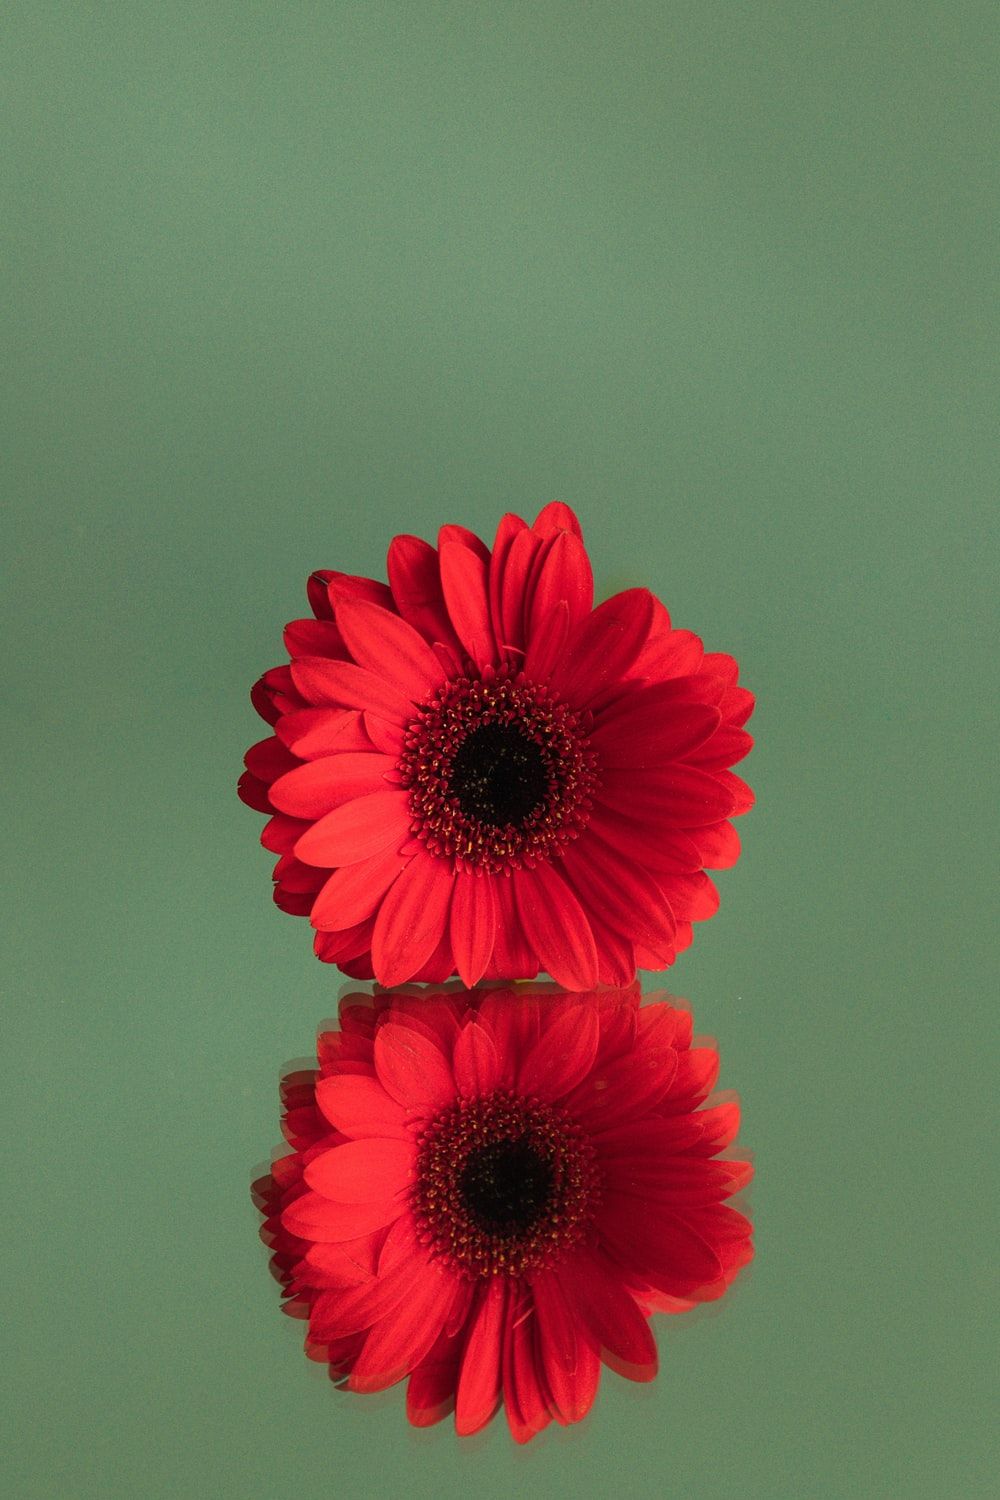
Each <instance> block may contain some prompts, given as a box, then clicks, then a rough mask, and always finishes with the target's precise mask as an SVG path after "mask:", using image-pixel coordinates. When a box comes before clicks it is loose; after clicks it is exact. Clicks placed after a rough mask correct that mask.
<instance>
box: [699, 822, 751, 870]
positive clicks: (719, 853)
mask: <svg viewBox="0 0 1000 1500" xmlns="http://www.w3.org/2000/svg"><path fill="white" fill-rule="evenodd" d="M696 838H697V847H698V853H699V855H700V856H701V862H702V864H703V865H704V866H705V868H706V869H708V870H726V869H728V868H729V866H730V865H734V864H735V863H736V861H737V860H738V859H739V857H740V836H739V834H738V833H737V832H736V829H735V828H734V827H733V825H732V823H714V824H713V825H712V827H711V828H699V829H698V832H697V835H696Z"/></svg>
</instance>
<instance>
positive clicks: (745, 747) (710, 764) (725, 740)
mask: <svg viewBox="0 0 1000 1500" xmlns="http://www.w3.org/2000/svg"><path fill="white" fill-rule="evenodd" d="M752 749H753V736H752V735H749V734H747V732H746V730H745V729H734V728H733V727H732V725H730V724H723V725H722V726H721V727H720V728H719V729H717V730H716V732H715V733H714V734H713V735H712V737H711V739H710V740H709V741H708V742H707V743H706V744H704V745H701V746H699V747H698V748H697V749H696V750H695V751H694V753H693V754H692V755H690V756H689V757H688V758H689V760H690V761H691V763H692V764H693V765H696V766H702V767H703V768H704V769H705V770H709V771H716V770H717V771H721V770H724V769H725V767H726V766H735V764H736V762H737V761H740V760H742V759H743V757H744V756H745V755H749V754H750V751H751V750H752Z"/></svg>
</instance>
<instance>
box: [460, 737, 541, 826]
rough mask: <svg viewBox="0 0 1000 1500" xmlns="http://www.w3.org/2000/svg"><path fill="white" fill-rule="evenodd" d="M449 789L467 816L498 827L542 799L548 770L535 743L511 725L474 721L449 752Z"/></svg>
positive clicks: (519, 819)
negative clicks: (450, 762)
mask: <svg viewBox="0 0 1000 1500" xmlns="http://www.w3.org/2000/svg"><path fill="white" fill-rule="evenodd" d="M449 788H450V791H451V794H452V796H454V797H457V798H458V803H459V806H460V807H461V809H462V812H463V813H464V814H465V815H466V817H467V818H475V819H477V820H478V821H479V822H480V823H486V824H491V825H493V826H494V827H497V828H503V827H505V826H506V825H507V824H508V823H513V824H515V825H517V824H519V823H523V821H524V820H525V818H527V816H528V815H529V813H531V812H533V811H534V810H535V808H536V807H538V806H539V805H540V804H541V803H542V802H544V800H545V794H546V792H547V790H548V774H547V772H546V768H545V762H544V760H543V758H542V752H541V750H540V748H539V746H538V745H536V744H535V743H534V741H533V740H529V739H528V737H527V735H525V734H523V733H522V732H521V730H520V729H518V728H517V726H516V725H515V724H497V723H490V724H480V725H479V726H478V727H477V728H476V729H473V730H472V731H471V732H470V733H469V734H467V735H466V737H465V739H464V740H463V741H462V743H461V745H459V747H458V750H457V751H456V752H455V758H454V760H453V761H452V766H451V776H450V781H449Z"/></svg>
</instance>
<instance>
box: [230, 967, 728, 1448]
mask: <svg viewBox="0 0 1000 1500" xmlns="http://www.w3.org/2000/svg"><path fill="white" fill-rule="evenodd" d="M317 1051H318V1066H317V1068H316V1069H315V1070H312V1071H301V1072H296V1073H292V1074H289V1075H288V1076H287V1077H286V1079H285V1081H284V1085H283V1102H284V1119H283V1127H284V1133H285V1136H286V1138H287V1140H288V1142H289V1145H290V1146H291V1148H292V1149H291V1151H290V1153H289V1154H287V1155H285V1156H283V1157H281V1158H279V1159H278V1160H277V1161H275V1162H274V1164H273V1166H272V1168H271V1171H270V1173H269V1174H268V1175H267V1176H266V1177H264V1178H262V1179H260V1180H259V1181H258V1182H256V1183H255V1184H254V1195H255V1200H256V1202H257V1204H258V1206H259V1208H260V1210H261V1212H262V1214H263V1216H264V1224H263V1227H262V1230H261V1234H262V1238H263V1239H264V1241H265V1243H267V1244H268V1245H269V1246H270V1247H271V1249H272V1252H273V1253H272V1269H273V1271H274V1273H275V1275H276V1277H277V1278H278V1280H279V1281H280V1283H281V1285H282V1289H283V1296H284V1298H285V1301H286V1310H287V1311H288V1312H290V1313H292V1314H293V1315H295V1316H297V1317H300V1318H302V1319H304V1320H305V1321H306V1322H307V1325H308V1326H307V1334H306V1349H307V1352H308V1353H309V1354H310V1356H311V1357H313V1358H315V1359H318V1360H321V1361H323V1362H325V1363H327V1364H328V1365H329V1367H330V1372H331V1375H332V1376H333V1378H334V1379H335V1380H336V1381H337V1382H338V1383H339V1384H341V1385H342V1386H345V1387H347V1388H348V1389H350V1390H354V1391H359V1392H367V1391H376V1390H381V1389H384V1388H385V1387H387V1386H390V1385H393V1384H395V1383H396V1382H398V1381H400V1380H403V1379H406V1380H407V1381H408V1387H407V1414H408V1416H409V1420H410V1421H411V1422H412V1423H414V1424H415V1425H417V1426H424V1425H427V1424H428V1423H432V1422H436V1421H439V1420H440V1419H441V1418H442V1417H444V1416H446V1415H448V1414H449V1413H451V1412H454V1418H455V1426H456V1430H457V1431H458V1432H459V1433H460V1434H468V1433H472V1432H475V1431H477V1430H478V1429H479V1428H481V1427H482V1426H484V1425H485V1424H486V1423H487V1422H488V1421H489V1420H490V1419H491V1417H492V1416H493V1415H494V1414H495V1413H496V1411H497V1410H498V1408H499V1407H500V1405H501V1404H502V1405H503V1407H504V1409H505V1412H506V1417H507V1421H508V1424H509V1426H510V1429H511V1432H512V1433H513V1436H514V1437H515V1438H516V1439H517V1441H519V1442H526V1441H528V1440H529V1439H530V1438H531V1437H533V1436H534V1435H535V1434H536V1433H537V1432H539V1431H541V1429H542V1428H543V1427H545V1426H546V1425H547V1424H548V1423H549V1422H551V1421H556V1422H558V1423H562V1424H568V1423H572V1422H576V1421H579V1420H580V1419H581V1418H582V1417H583V1416H585V1415H586V1413H587V1411H588V1410H589V1408H590V1406H591V1404H592V1402H593V1400H594V1397H595V1395H596V1392H597V1387H598V1382H599V1377H600V1370H601V1366H602V1365H607V1366H608V1367H609V1368H611V1369H613V1370H615V1371H616V1372H618V1373H619V1374H622V1375H624V1376H626V1377H627V1378H629V1379H631V1380H639V1381H646V1380H651V1379H652V1378H653V1376H654V1375H655V1373H656V1368H657V1351H656V1343H655V1339H654V1337H653V1332H652V1327H651V1324H650V1317H651V1315H652V1314H653V1313H654V1312H655V1313H665V1312H669V1313H678V1312H682V1311H685V1310H687V1309H690V1308H692V1307H694V1306H695V1305H696V1304H697V1303H699V1302H705V1301H710V1300H713V1299H715V1298H718V1297H720V1296H721V1295H722V1294H723V1293H724V1291H725V1290H726V1288H727V1287H728V1286H729V1284H730V1283H731V1281H732V1280H733V1278H734V1277H735V1276H736V1274H737V1272H738V1271H739V1270H740V1268H741V1267H742V1266H743V1265H745V1264H746V1263H747V1261H749V1260H750V1258H751V1255H752V1247H751V1226H750V1223H749V1221H748V1219H747V1218H746V1217H745V1215H744V1214H743V1213H741V1212H740V1211H739V1210H738V1209H737V1208H736V1207H734V1206H733V1204H732V1203H730V1202H728V1201H727V1200H729V1199H731V1198H732V1197H733V1195H734V1194H736V1193H737V1192H739V1191H740V1190H741V1189H742V1188H743V1187H744V1186H745V1184H746V1183H747V1181H748V1180H749V1177H750V1174H751V1167H750V1164H749V1163H748V1162H747V1161H745V1160H737V1159H733V1158H727V1159H720V1157H719V1153H720V1152H721V1151H723V1150H724V1149H726V1148H728V1147H729V1145H730V1144H731V1142H732V1139H733V1137H734V1135H735V1132H736V1128H737V1125H738V1119H739V1111H738V1106H737V1104H736V1102H735V1100H734V1099H733V1098H731V1097H729V1098H724V1099H721V1100H719V1101H718V1102H713V1101H711V1100H709V1099H708V1095H709V1093H710V1090H711V1089H712V1087H713V1086H714V1082H715V1078H716V1075H717V1070H718V1056H717V1053H716V1051H715V1049H714V1046H712V1045H711V1044H708V1043H704V1042H702V1043H695V1042H693V1040H692V1035H691V1020H690V1015H689V1014H688V1013H687V1012H686V1011H685V1010H683V1009H682V1008H680V1007H679V1006H678V1005H677V1004H676V1003H673V1002H672V1001H671V999H670V997H668V996H664V995H656V996H651V997H649V998H648V1002H647V1003H646V1004H645V1005H643V1006H642V1007H641V1008H640V997H639V994H638V990H637V987H636V986H634V985H633V986H631V987H629V988H627V989H625V990H601V991H595V992H590V993H586V994H567V993H565V992H561V991H558V990H556V988H555V986H546V985H534V986H518V988H517V990H516V991H515V990H503V989H495V988H493V989H491V988H486V989H482V990H480V991H477V992H473V993H470V992H468V991H466V990H463V989H461V988H459V987H457V986H451V987H448V988H447V989H445V990H441V991H437V992H431V993H418V992H416V991H415V990H414V989H413V987H410V992H399V991H397V992H396V993H394V994H376V995H375V996H374V997H372V996H367V995H362V994H358V995H355V996H349V997H348V998H347V999H345V1000H344V1001H343V1002H342V1004H341V1010H340V1029H339V1030H338V1031H333V1032H325V1033H323V1034H322V1035H321V1036H320V1038H319V1044H318V1049H317Z"/></svg>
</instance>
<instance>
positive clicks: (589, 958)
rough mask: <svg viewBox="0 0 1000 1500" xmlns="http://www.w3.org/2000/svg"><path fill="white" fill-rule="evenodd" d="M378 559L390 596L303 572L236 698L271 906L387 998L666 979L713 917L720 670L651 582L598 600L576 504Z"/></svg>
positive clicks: (742, 792)
mask: <svg viewBox="0 0 1000 1500" xmlns="http://www.w3.org/2000/svg"><path fill="white" fill-rule="evenodd" d="M438 542H439V545H438V547H437V549H435V548H434V547H431V546H430V545H429V544H428V543H426V542H423V541H420V540H419V539H418V538H417V537H414V536H397V537H396V538H394V540H393V542H392V545H391V546H390V548H389V557H388V575H389V586H388V587H387V586H386V585H385V584H383V583H377V582H375V581H374V580H372V579H370V578H356V577H349V576H348V575H346V574H343V573H330V572H321V573H314V574H313V576H312V578H311V579H310V580H309V597H310V601H311V604H312V607H313V611H314V613H315V616H316V618H315V619H312V620H296V621H294V622H293V623H292V624H291V625H289V626H288V628H287V630H286V632H285V645H286V647H287V649H288V653H289V655H290V657H291V664H290V666H284V667H276V668H274V669H273V670H271V671H269V672H265V674H264V676H263V677H262V678H261V679H260V681H259V682H258V683H257V684H256V686H255V688H254V691H253V694H252V698H253V702H254V704H255V706H256V707H257V710H258V712H259V713H260V714H261V716H262V717H263V718H264V719H266V720H267V721H268V722H269V723H270V724H272V725H273V726H274V734H273V736H272V737H271V738H269V739H266V740H263V741H261V742H260V743H259V744H257V745H255V746H254V747H253V748H252V749H251V750H250V751H249V753H248V754H247V757H246V765H247V772H246V774H245V775H244V776H243V778H242V780H241V782H240V794H241V796H242V797H243V799H244V801H245V802H248V803H249V804H250V806H251V807H255V808H257V809H259V810H260V811H262V812H267V813H270V814H271V815H272V816H271V819H270V822H269V823H268V824H267V827H266V828H265V830H264V833H263V835H262V842H263V843H264V845H265V846H266V847H267V848H268V849H270V850H271V851H272V852H273V853H275V854H277V855H279V856H280V857H279V859H278V863H277V864H276V866H275V870H274V879H275V882H276V889H275V900H276V901H277V903H278V905H279V906H280V907H282V909H283V910H285V911H289V912H294V913H297V914H300V915H303V916H309V918H310V919H311V922H312V925H313V927H314V928H316V939H315V945H316V952H317V953H318V955H319V957H320V958H322V959H325V960H326V961H328V962H331V963H337V964H339V965H340V967H341V968H342V969H344V970H346V972H348V973H349V974H352V975H354V976H356V977H358V978H372V977H375V978H377V979H378V980H379V982H380V983H382V984H385V985H395V984H400V983H402V982H404V981H406V980H410V979H418V980H429V981H432V982H440V981H442V980H445V979H447V978H448V977H449V976H450V975H452V974H455V973H457V974H459V975H460V976H461V978H462V980H463V982H464V983H465V984H468V985H472V984H475V983H476V982H477V981H478V980H479V979H480V978H482V977H484V976H485V977H487V978H498V979H509V978H522V977H523V978H530V977H533V976H534V975H536V974H538V973H539V971H540V970H544V971H546V972H548V973H549V974H551V975H552V977H553V978H554V979H555V980H557V981H558V982H559V983H560V984H564V985H566V986H568V987H569V988H572V989H586V988H589V987H591V986H593V985H595V984H598V983H601V984H624V983H628V982H630V981H631V980H632V978H633V977H634V975H635V972H636V968H637V967H639V968H645V969H661V968H664V967H666V965H668V964H670V963H672V962H673V959H674V957H675V955H676V953H677V952H678V951H679V950H680V949H681V948H684V947H686V946H687V944H688V943H689V942H690V941H691V923H692V922H693V921H696V920H698V919H699V918H703V917H708V916H711V915H712V913H713V912H714V911H715V910H716V907H717V906H718V895H717V892H716V889H715V886H714V885H713V884H712V881H711V880H710V879H709V877H708V875H707V874H706V873H705V869H706V867H709V868H720V867H722V866H725V865H730V864H732V863H733V862H734V861H735V859H736V857H737V855H738V853H739V841H738V838H737V835H736V832H735V829H734V828H733V825H732V823H731V821H730V819H731V818H732V817H733V816H734V815H735V814H737V813H742V812H745V811H746V810H747V808H748V807H750V805H751V803H752V800H753V798H752V794H751V792H750V790H749V788H748V787H747V786H746V785H745V783H744V782H742V781H741V780H740V779H739V778H738V777H736V776H734V775H733V774H732V772H731V771H730V770H729V769H728V768H729V767H730V766H731V765H733V764H734V763H735V762H736V761H738V760H739V759H740V758H741V757H742V756H744V755H746V753H747V751H748V750H749V749H750V747H751V745H752V743H753V742H752V740H751V738H750V736H749V735H748V734H747V733H746V732H745V730H744V729H743V727H742V726H743V725H744V723H745V722H746V720H747V718H748V717H749V715H750V712H751V710H752V708H753V697H752V695H751V694H750V693H749V692H748V691H747V690H746V688H743V687H740V686H738V685H737V665H736V662H735V661H734V660H733V658H732V657H731V656H723V655H720V654H718V653H710V654H706V653H705V651H704V650H703V649H702V644H701V641H700V640H699V639H698V638H697V636H694V635H692V634H691V633H690V632H689V631H686V630H675V629H673V627H672V626H671V623H670V616H669V615H668V614H667V611H666V609H665V608H664V606H663V605H662V604H661V603H659V601H658V600H657V599H655V598H654V597H653V595H652V594H651V593H650V592H649V591H648V590H647V589H640V588H636V589H627V590H625V592H624V593H620V594H616V595H615V596H614V598H612V599H608V600H606V601H605V602H604V603H603V604H600V605H598V607H597V608H596V609H595V608H594V607H593V581H592V578H591V570H590V563H589V561H588V558H587V553H586V551H585V549H584V546H583V542H582V540H581V536H580V527H579V524H578V522H577V520H576V517H575V516H574V515H573V512H572V511H571V510H569V508H568V507H567V506H565V505H561V504H558V503H555V502H554V503H553V504H551V505H547V506H546V507H545V508H544V510H542V512H541V513H540V515H539V516H538V519H537V520H536V521H535V523H534V525H533V526H530V527H529V526H527V525H526V524H525V523H524V521H522V520H521V519H520V518H519V517H518V516H513V515H507V516H504V518H503V520H502V521H501V522H500V525H499V527H498V529H497V534H496V539H495V541H494V544H493V551H492V553H491V552H490V550H489V549H488V548H487V547H486V546H485V544H484V543H483V542H481V541H480V540H479V538H478V537H475V536H473V535H472V533H471V532H469V531H466V530H465V529H464V528H463V527H460V526H445V527H443V528H442V529H441V533H440V536H439V538H438Z"/></svg>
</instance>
